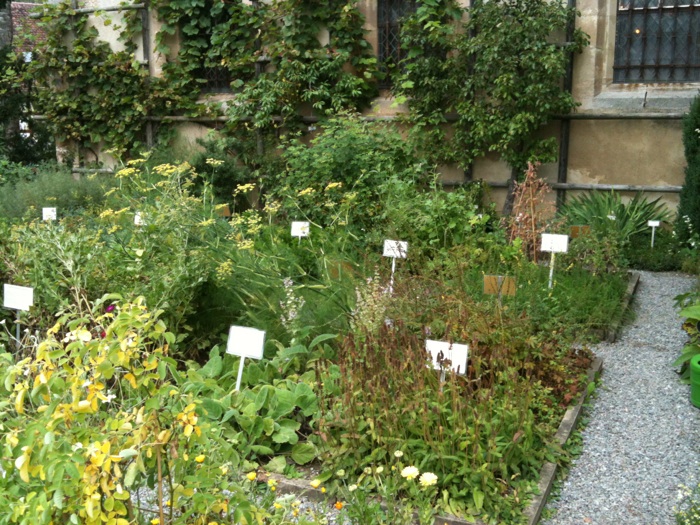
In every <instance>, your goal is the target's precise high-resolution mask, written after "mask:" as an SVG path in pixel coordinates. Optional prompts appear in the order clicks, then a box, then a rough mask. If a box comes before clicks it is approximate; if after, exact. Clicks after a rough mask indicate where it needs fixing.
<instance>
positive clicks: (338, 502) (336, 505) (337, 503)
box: [335, 501, 343, 510]
mask: <svg viewBox="0 0 700 525" xmlns="http://www.w3.org/2000/svg"><path fill="white" fill-rule="evenodd" d="M335 508H336V509H338V510H342V509H343V503H342V501H336V502H335Z"/></svg>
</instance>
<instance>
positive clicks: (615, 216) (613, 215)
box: [608, 214, 617, 221]
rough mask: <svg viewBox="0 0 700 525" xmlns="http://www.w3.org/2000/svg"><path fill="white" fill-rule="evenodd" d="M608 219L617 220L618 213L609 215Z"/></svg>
mask: <svg viewBox="0 0 700 525" xmlns="http://www.w3.org/2000/svg"><path fill="white" fill-rule="evenodd" d="M608 219H610V220H611V221H616V220H617V215H615V214H612V215H608Z"/></svg>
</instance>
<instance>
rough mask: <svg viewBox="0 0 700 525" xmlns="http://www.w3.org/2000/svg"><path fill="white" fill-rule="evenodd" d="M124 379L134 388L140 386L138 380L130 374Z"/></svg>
mask: <svg viewBox="0 0 700 525" xmlns="http://www.w3.org/2000/svg"><path fill="white" fill-rule="evenodd" d="M124 379H126V380H127V381H128V382H129V384H130V385H131V387H132V388H137V387H138V385H137V384H136V378H135V377H134V374H132V373H128V374H126V375H125V376H124Z"/></svg>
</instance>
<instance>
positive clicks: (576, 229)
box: [571, 225, 591, 239]
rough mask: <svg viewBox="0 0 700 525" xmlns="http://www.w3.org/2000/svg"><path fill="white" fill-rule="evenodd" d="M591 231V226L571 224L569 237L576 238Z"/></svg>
mask: <svg viewBox="0 0 700 525" xmlns="http://www.w3.org/2000/svg"><path fill="white" fill-rule="evenodd" d="M589 233H591V227H590V226H586V225H581V226H572V227H571V238H572V239H576V238H578V237H581V236H582V235H588V234H589Z"/></svg>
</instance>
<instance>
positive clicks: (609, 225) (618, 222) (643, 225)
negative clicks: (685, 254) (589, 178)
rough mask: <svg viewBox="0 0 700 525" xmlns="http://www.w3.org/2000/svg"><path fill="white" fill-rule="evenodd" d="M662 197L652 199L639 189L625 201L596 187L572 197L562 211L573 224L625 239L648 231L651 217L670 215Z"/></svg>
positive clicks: (658, 217) (667, 217)
mask: <svg viewBox="0 0 700 525" xmlns="http://www.w3.org/2000/svg"><path fill="white" fill-rule="evenodd" d="M660 201H661V198H658V199H654V200H653V201H649V200H647V198H646V197H645V196H644V195H643V194H641V193H637V194H635V196H634V198H633V199H632V200H631V201H629V202H624V201H623V200H622V197H621V196H620V194H619V193H616V192H614V191H611V192H604V191H600V192H599V191H593V192H590V193H585V194H583V195H581V196H579V197H575V198H573V199H570V200H569V201H568V202H567V203H566V204H565V205H564V206H563V207H562V208H561V210H560V213H561V215H563V217H564V218H565V220H566V221H567V223H568V224H570V225H588V226H590V227H591V230H592V231H593V232H595V233H596V234H597V235H599V236H602V237H604V236H612V237H613V238H616V239H617V240H619V242H621V243H626V242H627V241H629V238H630V237H631V236H632V235H634V234H637V233H641V232H643V231H646V230H647V229H648V226H647V222H648V221H650V220H659V221H667V220H668V219H669V217H670V212H669V211H668V209H667V208H666V207H665V206H664V205H663V204H662V203H661V202H660Z"/></svg>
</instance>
